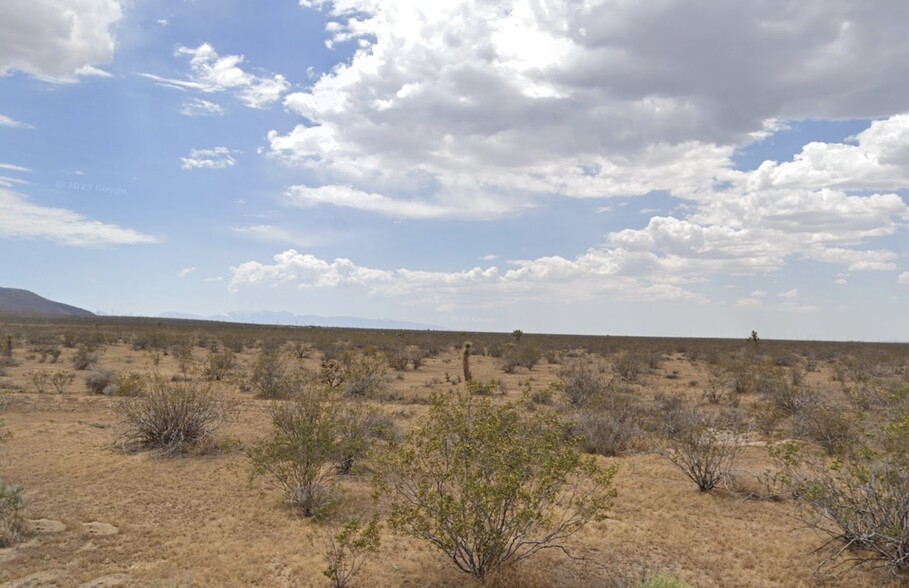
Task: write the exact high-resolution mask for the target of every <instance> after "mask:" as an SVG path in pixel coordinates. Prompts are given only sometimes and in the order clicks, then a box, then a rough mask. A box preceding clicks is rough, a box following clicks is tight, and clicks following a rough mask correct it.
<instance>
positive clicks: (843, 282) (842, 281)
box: [833, 278, 849, 286]
mask: <svg viewBox="0 0 909 588" xmlns="http://www.w3.org/2000/svg"><path fill="white" fill-rule="evenodd" d="M833 283H834V284H836V285H837V286H845V285H846V284H848V283H849V280H847V279H846V278H837V279H836V281H835V282H833Z"/></svg>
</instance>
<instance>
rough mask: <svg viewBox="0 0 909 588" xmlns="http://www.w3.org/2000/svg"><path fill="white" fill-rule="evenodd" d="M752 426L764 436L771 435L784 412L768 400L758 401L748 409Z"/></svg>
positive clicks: (777, 426)
mask: <svg viewBox="0 0 909 588" xmlns="http://www.w3.org/2000/svg"><path fill="white" fill-rule="evenodd" d="M749 413H750V416H751V422H752V423H753V424H754V427H755V428H756V429H757V430H758V431H760V432H761V433H762V434H763V435H764V436H765V437H771V436H773V434H774V433H775V432H776V430H777V428H779V426H780V423H781V422H782V421H783V419H785V418H786V414H785V413H784V412H783V411H782V410H780V409H779V408H778V407H776V406H775V405H773V404H771V403H769V402H759V403H755V404H753V405H752V406H751V409H750V411H749Z"/></svg>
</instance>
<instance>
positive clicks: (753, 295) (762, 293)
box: [749, 290, 767, 298]
mask: <svg viewBox="0 0 909 588" xmlns="http://www.w3.org/2000/svg"><path fill="white" fill-rule="evenodd" d="M749 296H750V297H751V298H766V297H767V292H766V291H764V290H755V291H754V292H752V293H751V294H749Z"/></svg>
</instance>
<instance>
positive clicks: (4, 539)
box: [0, 480, 25, 548]
mask: <svg viewBox="0 0 909 588" xmlns="http://www.w3.org/2000/svg"><path fill="white" fill-rule="evenodd" d="M24 505H25V498H24V496H23V493H22V488H21V487H19V486H13V485H10V484H7V483H5V482H4V481H3V480H0V548H3V547H10V546H12V545H15V544H16V543H18V542H19V540H20V539H21V538H22V536H23V535H24V534H25V519H24V518H23V516H22V509H23V507H24Z"/></svg>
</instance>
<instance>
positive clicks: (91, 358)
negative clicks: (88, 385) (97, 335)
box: [73, 345, 100, 371]
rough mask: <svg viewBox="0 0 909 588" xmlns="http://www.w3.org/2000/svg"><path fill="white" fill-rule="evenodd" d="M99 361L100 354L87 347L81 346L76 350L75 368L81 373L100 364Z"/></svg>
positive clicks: (74, 356)
mask: <svg viewBox="0 0 909 588" xmlns="http://www.w3.org/2000/svg"><path fill="white" fill-rule="evenodd" d="M99 359H100V356H99V355H98V352H96V351H93V350H92V349H90V348H89V347H88V346H86V345H80V346H79V347H77V348H76V353H75V354H74V355H73V367H74V368H76V369H77V370H80V371H81V370H87V369H88V368H90V367H92V366H94V365H95V364H96V363H98V360H99Z"/></svg>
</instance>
